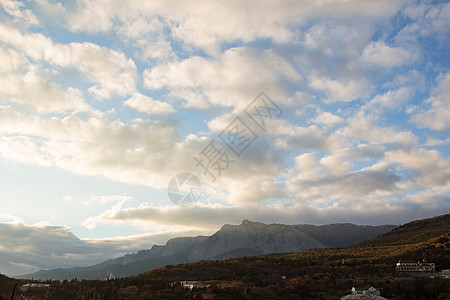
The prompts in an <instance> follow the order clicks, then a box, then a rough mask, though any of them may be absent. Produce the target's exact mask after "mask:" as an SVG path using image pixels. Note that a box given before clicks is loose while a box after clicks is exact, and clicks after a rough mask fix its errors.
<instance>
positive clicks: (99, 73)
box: [0, 24, 137, 99]
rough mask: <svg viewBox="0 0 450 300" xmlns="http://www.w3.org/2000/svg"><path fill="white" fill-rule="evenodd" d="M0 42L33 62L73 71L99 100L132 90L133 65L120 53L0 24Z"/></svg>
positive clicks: (128, 92)
mask: <svg viewBox="0 0 450 300" xmlns="http://www.w3.org/2000/svg"><path fill="white" fill-rule="evenodd" d="M0 40H2V41H3V42H5V43H7V44H9V45H11V46H12V47H14V48H15V49H16V51H18V52H19V51H20V52H22V53H23V54H24V55H26V56H27V57H30V58H31V59H33V60H40V61H45V62H48V63H50V64H52V65H53V66H56V67H63V68H72V69H75V70H77V71H78V72H79V73H80V75H82V76H83V77H84V78H87V79H88V80H89V81H91V82H94V83H95V84H94V85H93V86H91V87H90V88H89V89H88V91H89V92H90V93H93V94H95V95H96V96H97V97H99V98H106V99H108V98H111V96H112V95H115V94H117V95H120V96H125V95H128V94H131V93H132V92H133V91H134V90H135V87H136V80H137V74H136V65H135V64H134V61H133V60H132V59H129V58H127V57H125V55H124V54H123V53H121V52H118V51H115V50H111V49H108V48H105V47H100V46H98V45H96V44H93V43H89V42H84V43H77V42H73V43H70V44H58V43H53V41H52V40H51V39H50V38H48V37H46V36H44V35H43V34H41V33H27V32H25V33H22V32H20V31H19V30H17V29H16V28H13V27H10V26H6V25H3V24H0ZM20 52H19V53H20Z"/></svg>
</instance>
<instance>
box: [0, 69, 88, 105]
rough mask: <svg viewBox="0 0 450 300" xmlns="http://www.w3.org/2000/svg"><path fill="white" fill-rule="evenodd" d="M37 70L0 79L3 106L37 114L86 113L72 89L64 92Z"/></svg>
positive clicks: (81, 97) (77, 92)
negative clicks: (11, 106) (13, 106)
mask: <svg viewBox="0 0 450 300" xmlns="http://www.w3.org/2000/svg"><path fill="white" fill-rule="evenodd" d="M42 73H44V74H45V70H42V69H40V68H38V67H30V68H29V69H28V70H27V72H26V73H25V74H23V75H22V74H14V73H12V74H8V75H5V76H0V86H1V87H2V88H1V89H0V96H1V97H2V100H3V102H6V103H11V104H18V105H20V106H21V107H22V108H25V109H26V110H29V111H31V112H36V113H38V114H45V113H51V112H67V111H87V110H89V106H88V105H87V104H86V103H85V102H84V97H83V93H82V92H81V91H80V90H79V89H76V88H64V87H62V86H61V85H58V84H56V83H54V82H53V81H51V80H49V78H45V77H42V76H41V75H40V74H42Z"/></svg>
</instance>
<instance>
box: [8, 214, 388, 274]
mask: <svg viewBox="0 0 450 300" xmlns="http://www.w3.org/2000/svg"><path fill="white" fill-rule="evenodd" d="M395 227H396V226H394V225H380V226H366V225H364V226H361V225H354V224H350V223H337V224H327V225H319V226H316V225H308V224H300V225H286V224H264V223H260V222H253V221H250V220H247V219H246V220H243V221H242V223H241V224H239V225H230V224H224V225H223V226H222V227H221V229H220V230H218V231H217V232H216V233H214V234H213V235H211V236H196V237H177V238H173V239H170V240H168V241H167V243H166V244H165V245H153V246H152V248H151V249H147V250H139V251H138V252H136V253H132V254H126V255H124V256H122V257H118V258H114V259H110V260H106V261H104V262H101V263H99V264H95V265H92V266H89V267H74V268H69V269H53V270H40V271H38V272H35V273H31V274H25V275H21V276H17V277H16V278H35V279H43V280H45V279H60V280H64V279H69V280H70V279H72V278H78V279H106V278H110V277H124V276H131V275H136V274H139V273H142V272H146V271H148V270H150V269H154V268H158V267H163V266H165V265H168V264H178V263H186V262H196V261H200V260H205V259H225V258H231V257H236V256H244V255H247V256H248V255H262V254H270V253H291V252H299V251H305V250H308V249H313V248H333V247H342V246H350V245H353V244H356V243H358V242H362V241H364V240H369V239H371V238H374V237H375V236H378V235H380V234H383V233H386V232H388V231H390V230H392V229H393V228H395Z"/></svg>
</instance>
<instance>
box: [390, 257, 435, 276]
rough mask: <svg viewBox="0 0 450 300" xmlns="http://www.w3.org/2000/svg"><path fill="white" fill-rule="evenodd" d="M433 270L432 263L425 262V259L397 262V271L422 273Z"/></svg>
mask: <svg viewBox="0 0 450 300" xmlns="http://www.w3.org/2000/svg"><path fill="white" fill-rule="evenodd" d="M435 271H436V268H435V265H434V263H427V262H426V260H424V261H423V262H420V261H418V262H417V263H402V262H400V261H399V262H398V263H397V272H403V273H412V274H423V273H434V272H435Z"/></svg>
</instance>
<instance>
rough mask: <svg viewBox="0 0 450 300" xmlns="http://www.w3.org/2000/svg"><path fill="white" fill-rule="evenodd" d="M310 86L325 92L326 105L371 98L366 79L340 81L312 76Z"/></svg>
mask: <svg viewBox="0 0 450 300" xmlns="http://www.w3.org/2000/svg"><path fill="white" fill-rule="evenodd" d="M310 86H311V87H312V88H313V89H316V90H319V91H323V92H325V95H326V99H325V102H326V103H331V102H338V101H342V102H349V101H354V100H356V99H359V98H366V97H368V96H369V91H370V88H369V87H368V85H367V82H365V80H364V79H360V80H358V81H357V80H345V81H338V80H333V79H330V78H327V77H325V76H314V75H313V76H311V82H310Z"/></svg>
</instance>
